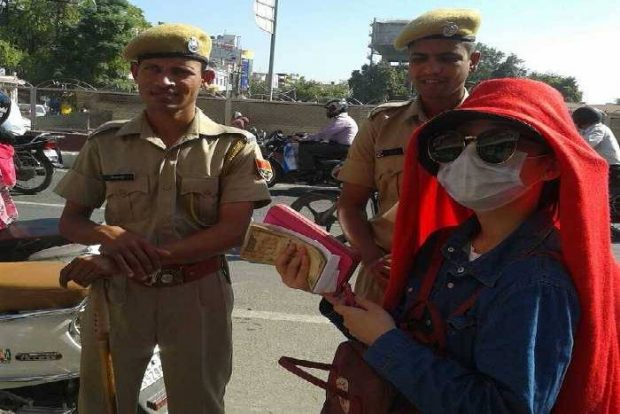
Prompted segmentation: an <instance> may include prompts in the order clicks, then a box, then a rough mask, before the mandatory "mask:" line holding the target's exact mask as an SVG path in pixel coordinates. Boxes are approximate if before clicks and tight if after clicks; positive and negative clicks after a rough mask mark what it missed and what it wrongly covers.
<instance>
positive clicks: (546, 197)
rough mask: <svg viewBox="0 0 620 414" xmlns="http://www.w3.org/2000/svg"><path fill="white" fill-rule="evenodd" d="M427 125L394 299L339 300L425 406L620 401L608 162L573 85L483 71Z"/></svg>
mask: <svg viewBox="0 0 620 414" xmlns="http://www.w3.org/2000/svg"><path fill="white" fill-rule="evenodd" d="M413 139H414V140H415V142H417V145H412V146H410V150H409V152H408V154H407V160H408V162H406V164H405V165H406V169H405V179H404V182H403V188H402V192H401V198H400V206H399V211H398V216H397V221H396V226H395V228H396V229H397V230H396V233H395V239H394V250H393V269H392V275H391V278H390V284H389V286H388V290H387V292H386V297H385V308H386V309H387V311H385V310H383V309H382V308H380V307H379V306H376V305H374V304H373V303H371V302H368V301H365V300H360V301H359V302H358V303H359V305H361V306H362V307H363V308H365V309H360V308H355V307H348V306H343V305H341V304H336V305H335V306H334V310H335V311H336V312H337V314H339V315H341V316H342V318H343V327H344V328H345V330H346V333H348V334H350V335H352V336H354V337H356V338H357V339H359V340H360V341H362V342H364V343H365V344H367V345H368V349H367V351H366V353H365V354H364V359H365V360H366V362H367V363H368V364H370V365H371V366H372V367H373V368H374V369H375V370H376V372H377V373H378V374H379V375H381V376H382V377H384V378H385V379H386V380H388V381H390V382H391V383H392V384H393V385H394V386H395V387H396V389H397V390H398V391H399V392H400V393H401V394H402V395H404V396H405V397H406V398H407V399H408V400H409V401H410V402H411V403H413V404H414V405H415V406H416V407H417V408H418V409H419V410H420V411H421V412H424V413H434V412H436V413H453V412H454V413H456V412H459V413H461V412H472V413H474V412H475V413H515V412H524V413H546V412H550V411H553V412H555V413H601V414H602V413H608V414H612V413H617V412H620V354H619V352H620V349H619V338H618V294H619V293H620V291H619V288H618V284H619V282H620V278H619V276H620V275H619V274H618V273H619V272H618V267H617V265H616V262H615V260H614V258H613V256H612V253H611V249H610V244H609V239H610V235H609V223H608V216H609V215H608V207H607V185H606V180H607V165H606V163H605V161H604V160H603V159H602V158H600V157H599V156H598V155H596V153H594V151H592V150H591V149H590V148H589V147H588V146H587V144H585V143H584V141H583V139H581V137H580V136H579V134H578V132H577V131H576V129H575V127H574V126H573V123H572V120H571V119H570V117H569V113H568V110H567V108H566V106H565V105H564V102H563V100H562V97H561V95H560V94H559V93H558V92H557V91H555V90H554V89H552V88H550V87H549V86H547V85H545V84H542V83H539V82H534V81H529V80H523V79H519V80H517V79H502V80H493V81H488V82H483V83H481V84H480V85H479V86H478V87H477V88H476V89H475V90H474V91H473V92H472V94H471V96H470V98H469V99H468V100H467V101H466V102H465V103H464V104H463V105H462V106H461V107H460V108H459V109H457V110H453V111H449V112H446V113H444V114H442V115H440V116H438V117H436V118H434V119H433V120H432V121H431V122H429V123H427V124H425V125H424V126H422V127H421V128H419V129H418V130H417V131H416V132H415V134H414V137H413ZM418 161H419V163H418ZM447 194H449V196H448V195H447ZM471 212H473V214H472V213H471ZM449 226H455V227H451V228H449V229H447V230H446V229H445V227H449ZM442 228H444V229H443V230H440V229H442ZM291 250H293V249H290V250H289V258H290V259H289V258H287V259H288V260H282V261H281V263H280V266H279V270H280V271H281V273H283V279H284V280H285V282H288V283H287V284H292V285H294V283H293V282H292V281H293V279H295V278H297V277H298V276H299V275H300V273H303V272H299V263H301V264H303V263H304V260H305V259H304V255H303V252H301V255H296V254H295V253H294V252H292V251H291ZM283 259H284V258H283ZM287 263H288V264H289V265H290V266H289V267H286V266H284V265H285V264H287ZM296 271H297V272H296ZM330 301H331V302H334V303H336V302H337V301H336V300H334V299H331V300H330ZM322 308H323V310H324V311H325V312H324V313H326V314H328V316H330V317H331V318H332V320H334V321H335V322H338V321H337V320H336V318H334V314H330V312H329V311H330V309H327V308H328V307H327V306H325V303H323V306H322ZM388 311H389V313H388Z"/></svg>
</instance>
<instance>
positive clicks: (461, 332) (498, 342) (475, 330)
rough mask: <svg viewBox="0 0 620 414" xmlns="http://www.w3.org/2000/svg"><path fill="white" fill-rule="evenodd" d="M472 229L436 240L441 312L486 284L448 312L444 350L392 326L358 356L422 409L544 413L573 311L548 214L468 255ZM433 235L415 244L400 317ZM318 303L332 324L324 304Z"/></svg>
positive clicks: (568, 343)
mask: <svg viewBox="0 0 620 414" xmlns="http://www.w3.org/2000/svg"><path fill="white" fill-rule="evenodd" d="M477 229H478V222H477V220H476V219H475V218H472V219H470V220H468V221H467V222H465V223H464V224H463V225H461V226H459V227H458V228H457V229H456V230H455V231H454V233H453V234H452V235H451V236H450V237H449V238H448V240H447V242H446V243H445V244H444V245H443V246H442V254H443V257H444V262H443V264H442V266H441V268H440V270H439V274H438V275H437V279H436V281H435V285H434V288H433V290H432V292H431V297H430V299H431V301H432V302H433V303H434V304H435V305H436V306H437V307H438V309H439V311H440V312H441V314H442V315H443V317H444V318H447V317H448V316H449V315H450V314H451V313H452V311H454V309H455V308H456V307H458V306H459V305H460V304H461V303H463V302H464V301H465V300H466V299H467V298H469V297H470V296H471V295H472V294H473V293H474V292H475V291H476V290H477V288H478V287H479V286H482V287H483V288H482V290H481V291H480V296H479V297H478V299H477V301H476V303H475V305H474V306H473V307H472V308H471V309H470V310H469V311H467V312H466V313H465V314H464V315H461V316H455V317H451V318H447V320H446V322H447V324H446V325H447V327H446V331H447V332H446V334H447V343H446V348H447V349H446V351H447V355H444V356H440V355H438V354H436V353H434V352H433V351H432V350H431V349H430V348H429V347H427V346H425V345H422V344H420V343H419V342H417V341H415V340H413V339H411V337H410V336H409V335H408V334H407V333H406V332H405V331H403V330H401V329H393V330H391V331H389V332H387V333H385V334H384V335H382V336H381V337H379V338H378V339H377V340H376V341H375V342H374V343H373V344H372V345H371V346H370V347H369V348H368V350H367V352H366V354H365V355H364V358H365V360H366V361H367V362H368V363H369V364H370V365H371V366H372V367H373V368H374V369H375V370H376V371H377V372H378V373H379V374H380V375H382V376H383V377H384V378H385V379H387V380H389V381H390V382H391V383H392V384H394V386H395V387H396V388H397V389H398V390H399V391H400V392H401V393H402V394H403V395H404V396H405V397H406V398H407V399H408V400H410V401H411V402H412V403H413V404H414V405H415V406H416V407H417V408H418V409H419V410H420V411H421V412H422V413H425V414H426V413H442V414H447V413H476V414H481V413H493V414H499V413H511V414H512V413H548V412H550V411H551V409H552V407H553V404H554V403H555V400H556V398H557V395H558V393H559V391H560V386H561V384H562V380H563V378H564V374H565V373H566V369H567V367H568V364H569V362H570V358H571V352H572V348H573V337H574V333H575V330H576V329H577V322H578V318H579V304H578V299H577V293H576V291H575V288H574V286H573V284H572V281H571V278H570V276H569V275H568V273H567V271H566V269H565V268H564V266H563V265H562V264H561V263H560V262H559V261H558V260H557V259H556V258H555V257H554V256H553V255H552V254H549V252H559V237H558V234H557V232H556V230H555V229H554V228H553V227H552V224H551V220H550V219H549V218H548V216H547V215H545V214H542V213H537V214H535V215H533V216H532V217H531V218H530V219H528V220H527V221H526V222H524V223H523V224H522V225H521V226H520V227H519V228H518V229H517V230H515V231H514V232H513V233H512V234H511V235H510V236H509V237H508V238H506V239H505V240H504V241H503V242H502V243H500V244H499V245H498V246H497V247H495V248H494V249H493V250H491V251H489V252H487V253H486V254H484V255H482V256H481V257H479V258H478V259H476V260H474V261H471V262H470V261H469V251H468V250H466V249H467V247H468V246H469V241H470V240H471V237H472V235H473V234H475V232H476V231H477ZM432 239H433V236H431V238H430V239H429V242H427V243H426V244H425V245H424V246H423V247H422V248H421V250H420V253H419V254H418V256H417V258H416V261H415V264H414V267H413V270H412V273H411V275H410V277H409V280H408V286H407V291H406V293H405V295H404V297H403V298H402V300H401V303H400V305H399V307H398V308H397V309H396V310H395V312H394V313H393V315H392V316H393V317H394V320H395V321H396V323H397V324H398V323H399V322H401V321H402V320H403V318H404V313H405V311H406V310H407V309H408V307H409V305H410V304H411V303H412V302H413V301H414V300H415V298H416V295H417V291H418V289H419V287H420V279H421V277H422V276H423V275H424V271H425V269H426V268H427V265H428V262H429V260H430V256H431V253H432V249H433V245H434V244H435V243H433V241H434V240H432ZM322 308H323V309H322V311H323V312H324V313H325V314H326V316H328V317H330V319H332V320H333V321H334V322H335V323H336V324H338V322H339V321H337V320H335V319H334V318H333V316H334V315H327V314H328V313H330V312H329V310H328V309H326V305H325V304H322ZM340 327H341V326H340ZM341 328H342V327H341ZM345 334H346V332H345Z"/></svg>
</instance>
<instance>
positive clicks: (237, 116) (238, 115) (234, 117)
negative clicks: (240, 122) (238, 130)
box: [233, 111, 243, 119]
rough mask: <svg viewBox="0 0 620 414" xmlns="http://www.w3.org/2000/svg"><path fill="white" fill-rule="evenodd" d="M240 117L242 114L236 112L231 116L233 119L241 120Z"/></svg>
mask: <svg viewBox="0 0 620 414" xmlns="http://www.w3.org/2000/svg"><path fill="white" fill-rule="evenodd" d="M242 116H243V114H242V113H241V112H239V111H236V112H235V113H234V114H233V119H237V118H241V117H242Z"/></svg>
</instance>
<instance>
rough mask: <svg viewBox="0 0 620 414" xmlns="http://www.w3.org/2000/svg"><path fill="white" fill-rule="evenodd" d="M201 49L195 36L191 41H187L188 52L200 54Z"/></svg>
mask: <svg viewBox="0 0 620 414" xmlns="http://www.w3.org/2000/svg"><path fill="white" fill-rule="evenodd" d="M199 48H200V43H199V42H198V39H196V38H195V37H194V36H192V37H190V38H189V40H188V41H187V50H189V51H190V52H192V53H196V52H198V49H199Z"/></svg>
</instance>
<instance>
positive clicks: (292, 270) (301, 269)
mask: <svg viewBox="0 0 620 414" xmlns="http://www.w3.org/2000/svg"><path fill="white" fill-rule="evenodd" d="M276 270H277V271H278V273H280V277H281V278H282V282H284V284H285V285H286V286H288V287H290V288H293V289H300V290H305V291H306V292H309V291H310V285H309V284H308V273H309V270H310V259H309V258H308V252H307V251H306V248H305V247H301V246H297V245H295V244H293V243H291V244H289V245H288V246H287V247H286V249H284V250H283V251H282V253H280V255H279V256H278V257H277V259H276Z"/></svg>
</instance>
